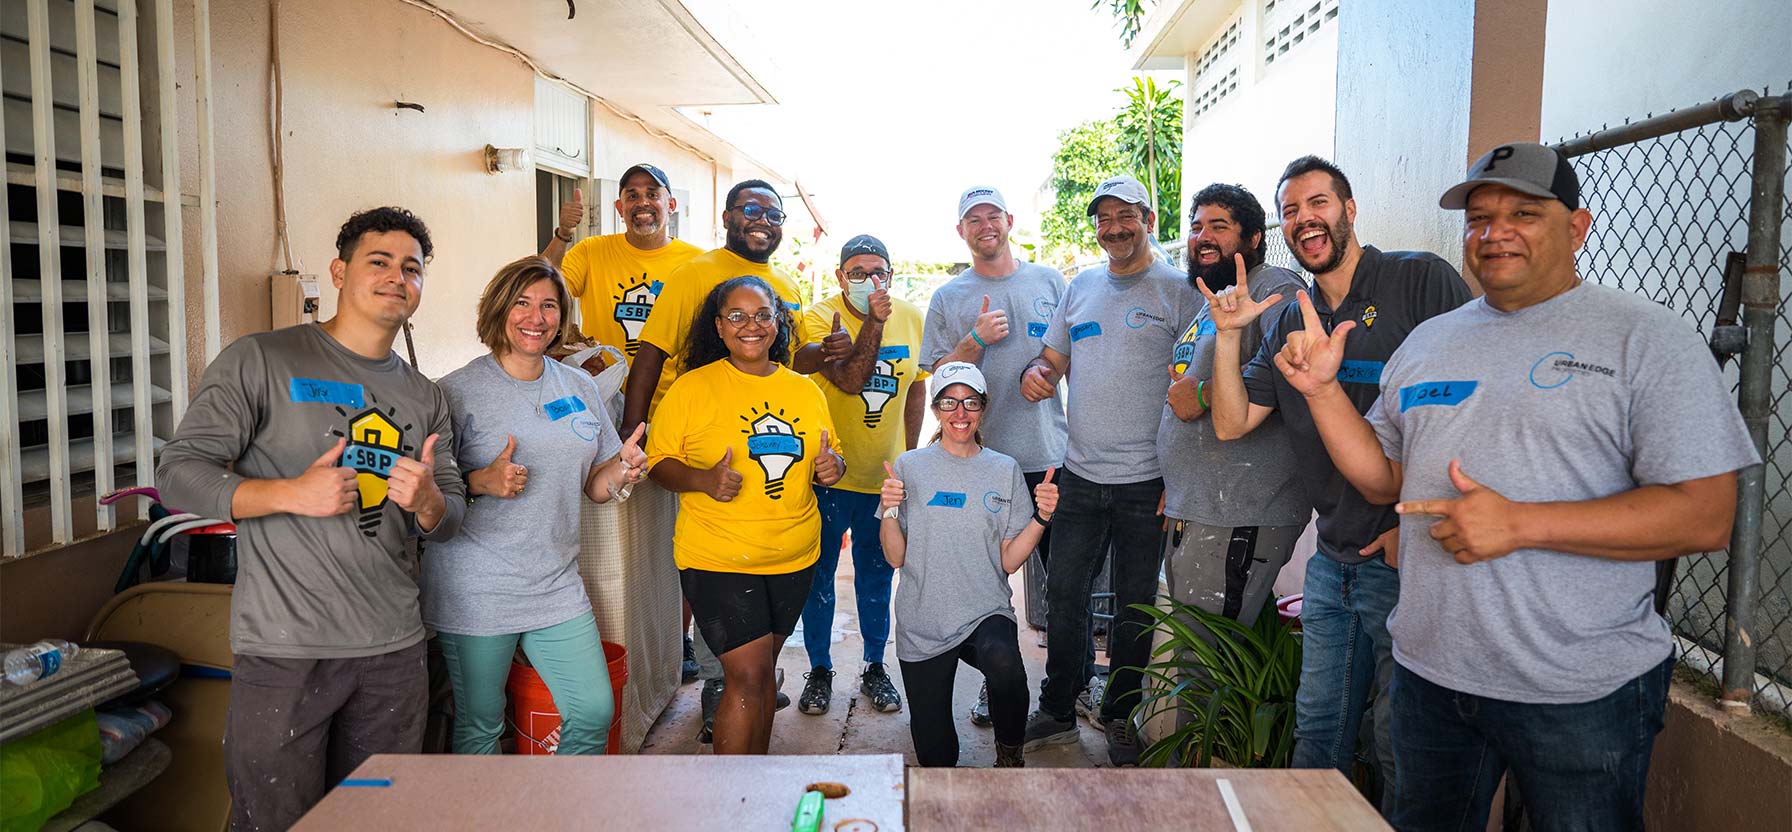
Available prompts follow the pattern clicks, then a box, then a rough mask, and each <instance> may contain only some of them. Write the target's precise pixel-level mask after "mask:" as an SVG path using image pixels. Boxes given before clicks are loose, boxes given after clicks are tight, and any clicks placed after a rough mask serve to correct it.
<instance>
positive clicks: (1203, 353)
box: [1157, 264, 1313, 528]
mask: <svg viewBox="0 0 1792 832" xmlns="http://www.w3.org/2000/svg"><path fill="white" fill-rule="evenodd" d="M1247 278H1248V282H1249V283H1250V286H1251V299H1252V300H1256V301H1261V300H1263V299H1264V298H1266V297H1269V296H1270V295H1273V294H1276V293H1278V292H1280V293H1281V295H1282V300H1281V301H1280V302H1279V303H1277V304H1276V305H1275V306H1272V307H1270V308H1269V309H1267V310H1265V311H1264V313H1263V315H1262V317H1259V318H1258V319H1257V320H1255V321H1252V322H1251V325H1250V326H1248V327H1246V328H1245V330H1244V333H1243V336H1242V337H1241V338H1240V340H1239V359H1238V360H1239V365H1240V366H1243V365H1244V363H1245V362H1248V361H1250V360H1251V356H1252V355H1253V354H1255V353H1256V351H1257V346H1258V345H1259V344H1261V343H1262V342H1263V329H1262V325H1263V321H1264V319H1273V318H1274V316H1275V315H1276V314H1277V313H1278V310H1280V309H1281V308H1282V305H1283V304H1287V303H1293V302H1294V293H1295V292H1296V291H1299V290H1301V289H1305V288H1307V285H1306V283H1305V282H1304V281H1302V280H1301V279H1300V278H1299V277H1298V276H1296V275H1295V274H1294V272H1291V271H1288V270H1287V269H1284V268H1281V267H1279V266H1270V265H1267V264H1264V265H1259V266H1257V268H1255V269H1252V270H1251V272H1250V274H1249V275H1247ZM1196 302H1197V303H1198V304H1199V306H1200V310H1199V311H1197V312H1196V313H1195V318H1194V320H1193V321H1191V322H1189V324H1188V326H1187V327H1185V328H1184V329H1183V331H1182V337H1181V338H1178V339H1177V340H1176V344H1175V345H1174V346H1173V347H1172V348H1171V351H1170V365H1171V366H1173V367H1176V368H1177V369H1178V370H1179V371H1180V372H1182V373H1183V374H1185V375H1188V376H1190V377H1192V378H1196V379H1201V380H1203V381H1208V382H1210V383H1209V385H1208V387H1209V389H1208V391H1207V395H1208V399H1209V402H1210V403H1211V400H1212V397H1213V390H1212V389H1211V388H1212V384H1211V380H1212V379H1213V354H1214V346H1215V344H1216V342H1217V341H1218V338H1217V335H1216V332H1215V330H1214V327H1213V316H1212V315H1210V314H1208V310H1207V300H1206V299H1205V298H1200V299H1198V300H1197V301H1196ZM1157 459H1158V462H1160V463H1161V464H1162V466H1163V472H1164V513H1165V514H1167V515H1169V516H1170V517H1174V518H1176V519H1178V520H1193V521H1195V522H1197V523H1202V524H1205V525H1208V526H1217V527H1223V528H1230V527H1238V526H1295V525H1303V524H1305V523H1306V522H1307V519H1308V518H1309V517H1310V516H1312V514H1313V504H1312V503H1311V502H1310V501H1309V500H1308V499H1307V494H1306V490H1305V489H1303V488H1302V487H1301V485H1300V482H1299V481H1298V480H1296V479H1295V476H1294V475H1295V471H1296V470H1297V468H1298V467H1299V466H1298V465H1297V463H1296V461H1295V458H1294V447H1293V446H1292V445H1290V444H1289V443H1288V437H1287V435H1286V433H1285V429H1284V428H1283V426H1282V416H1281V411H1274V412H1271V413H1270V414H1269V418H1268V419H1266V420H1264V422H1263V424H1262V425H1259V426H1258V427H1257V429H1256V430H1253V431H1251V432H1250V433H1247V434H1245V435H1244V436H1242V437H1240V438H1238V439H1234V440H1232V441H1230V442H1221V441H1220V439H1219V437H1217V436H1215V435H1214V433H1213V419H1212V418H1210V417H1208V416H1207V414H1202V415H1201V418H1199V419H1196V420H1194V421H1192V422H1184V421H1182V420H1181V419H1178V418H1176V413H1175V412H1174V411H1172V410H1171V409H1170V406H1169V405H1168V404H1165V405H1164V407H1163V417H1162V418H1161V419H1160V420H1159V421H1158V427H1157Z"/></svg>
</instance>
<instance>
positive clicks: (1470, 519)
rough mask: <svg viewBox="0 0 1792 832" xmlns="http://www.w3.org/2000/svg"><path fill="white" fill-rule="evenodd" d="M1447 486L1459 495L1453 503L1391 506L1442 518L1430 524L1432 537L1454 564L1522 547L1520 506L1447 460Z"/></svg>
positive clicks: (1403, 511)
mask: <svg viewBox="0 0 1792 832" xmlns="http://www.w3.org/2000/svg"><path fill="white" fill-rule="evenodd" d="M1450 484H1451V485H1453V486H1455V488H1456V490H1457V491H1458V492H1460V493H1461V495H1462V496H1460V497H1457V498H1456V499H1453V500H1409V501H1406V502H1403V503H1400V504H1398V505H1396V506H1394V510H1395V511H1397V512H1399V513H1401V514H1403V515H1405V514H1432V515H1436V516H1438V517H1441V518H1443V519H1442V520H1439V521H1438V522H1436V523H1433V524H1432V525H1431V538H1432V539H1433V540H1436V541H1437V542H1438V543H1439V544H1440V545H1442V546H1443V547H1444V551H1446V552H1449V553H1450V555H1451V556H1453V557H1455V558H1456V562H1457V563H1476V562H1478V561H1484V560H1493V559H1494V558H1503V557H1505V556H1507V555H1509V554H1512V552H1513V550H1515V549H1518V548H1520V547H1521V546H1522V545H1523V538H1521V537H1520V533H1521V531H1522V530H1521V529H1520V528H1519V524H1520V522H1521V520H1522V518H1521V516H1520V514H1521V507H1522V506H1523V504H1522V503H1514V502H1512V501H1511V500H1508V499H1506V498H1505V497H1504V496H1503V495H1501V494H1500V493H1499V492H1498V491H1495V490H1493V489H1491V488H1488V487H1487V486H1485V485H1482V484H1480V483H1478V482H1475V481H1474V480H1472V479H1469V477H1468V475H1467V474H1464V473H1462V463H1461V462H1460V461H1459V460H1454V459H1453V460H1450Z"/></svg>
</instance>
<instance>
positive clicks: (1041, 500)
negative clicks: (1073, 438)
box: [1033, 465, 1058, 523]
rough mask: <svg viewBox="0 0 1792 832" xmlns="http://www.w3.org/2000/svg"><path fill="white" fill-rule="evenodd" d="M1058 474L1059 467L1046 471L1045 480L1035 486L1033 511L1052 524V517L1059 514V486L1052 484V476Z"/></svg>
mask: <svg viewBox="0 0 1792 832" xmlns="http://www.w3.org/2000/svg"><path fill="white" fill-rule="evenodd" d="M1056 473H1058V468H1057V466H1055V465H1054V466H1052V467H1050V468H1047V469H1045V479H1043V480H1040V481H1039V484H1038V485H1035V486H1033V511H1035V512H1037V513H1038V514H1039V516H1040V517H1041V518H1043V519H1044V520H1045V521H1046V522H1048V523H1049V522H1051V519H1052V515H1053V514H1056V513H1058V485H1057V483H1054V482H1052V475H1054V474H1056Z"/></svg>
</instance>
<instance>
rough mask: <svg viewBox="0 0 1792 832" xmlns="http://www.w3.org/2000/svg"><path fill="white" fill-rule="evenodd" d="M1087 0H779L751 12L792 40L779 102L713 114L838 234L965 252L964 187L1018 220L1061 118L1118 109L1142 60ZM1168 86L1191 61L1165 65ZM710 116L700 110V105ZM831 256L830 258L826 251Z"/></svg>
mask: <svg viewBox="0 0 1792 832" xmlns="http://www.w3.org/2000/svg"><path fill="white" fill-rule="evenodd" d="M1089 5H1090V4H1089V0H909V2H895V3H892V2H865V1H864V0H767V2H761V3H755V4H752V5H750V6H746V7H737V8H739V11H738V14H739V15H740V17H742V18H743V22H744V23H745V24H746V25H747V26H748V27H750V28H751V30H752V31H753V32H754V33H755V34H756V35H758V36H760V37H772V38H775V42H778V43H783V44H789V45H790V46H789V48H787V49H784V50H782V51H780V52H778V53H777V55H776V57H775V60H776V62H777V64H778V66H777V73H776V76H775V78H768V79H766V81H767V83H768V85H769V86H771V91H772V94H773V95H774V96H775V97H777V99H778V101H779V104H778V105H776V106H759V107H720V108H714V109H713V110H712V111H711V115H710V117H709V121H708V123H709V126H710V128H711V129H712V130H714V131H715V132H716V133H718V134H719V135H721V136H723V137H724V138H727V139H729V140H730V141H733V142H734V143H735V144H737V145H739V146H740V147H741V148H743V149H744V150H746V151H747V152H748V153H750V154H752V155H753V156H754V157H755V158H758V159H759V160H760V161H762V162H764V163H766V164H768V165H771V166H772V167H773V168H774V169H776V170H778V171H779V172H780V173H783V174H785V175H789V176H795V177H797V178H798V179H800V180H801V181H802V183H803V187H804V188H806V189H807V190H808V191H809V192H810V194H811V195H813V196H814V197H815V200H816V205H817V208H818V209H819V210H820V212H821V214H822V215H823V216H824V217H825V218H826V220H827V221H828V224H829V226H830V228H829V231H830V239H831V241H832V244H833V245H835V246H837V245H839V244H840V243H841V242H843V241H845V240H847V239H849V238H850V237H851V236H852V235H854V234H860V233H868V234H874V235H876V236H878V237H879V238H881V239H882V240H883V241H884V243H885V244H886V245H888V246H889V247H890V254H891V256H892V257H893V258H894V259H897V260H926V261H936V262H952V261H959V260H966V259H969V258H968V254H967V252H966V251H965V248H964V244H963V243H962V242H961V241H959V239H958V237H957V235H956V234H955V233H954V232H953V226H954V223H955V221H956V219H957V217H956V216H954V211H955V209H956V207H957V200H958V194H959V193H960V192H961V191H963V190H964V189H965V188H967V187H969V186H971V185H974V184H976V185H983V184H987V185H993V186H995V187H996V188H997V189H999V190H1001V192H1002V194H1003V196H1005V197H1006V198H1007V200H1008V207H1009V210H1011V211H1012V212H1013V213H1014V214H1015V220H1016V223H1017V225H1019V226H1021V227H1023V228H1032V229H1035V230H1036V229H1037V228H1038V210H1039V208H1040V207H1043V206H1040V205H1038V204H1037V201H1038V199H1039V198H1038V196H1037V192H1038V190H1039V187H1040V185H1041V184H1043V183H1044V182H1045V180H1046V178H1047V177H1048V176H1049V175H1050V174H1051V154H1052V152H1053V151H1054V150H1055V149H1056V148H1057V135H1058V132H1059V131H1060V130H1063V129H1065V128H1067V127H1070V126H1072V125H1075V124H1077V123H1079V122H1082V121H1085V120H1088V119H1092V118H1104V117H1110V116H1112V115H1113V113H1114V111H1115V110H1117V109H1118V108H1119V106H1120V104H1121V103H1122V102H1123V101H1124V100H1125V96H1124V94H1122V93H1118V92H1115V91H1114V90H1115V88H1117V87H1120V86H1122V85H1125V84H1129V83H1130V78H1131V77H1132V75H1133V73H1132V72H1131V71H1130V70H1129V69H1128V67H1129V66H1130V64H1131V61H1130V60H1129V59H1128V57H1127V54H1126V52H1125V50H1123V49H1122V48H1121V46H1120V37H1119V30H1118V29H1117V28H1116V27H1115V25H1114V21H1113V19H1112V18H1111V17H1109V16H1108V14H1107V13H1106V11H1105V9H1103V10H1099V11H1098V10H1093V9H1091V8H1090V7H1089ZM1154 74H1156V75H1157V76H1158V80H1159V83H1160V84H1161V83H1164V82H1166V81H1168V80H1170V79H1172V78H1178V77H1180V75H1181V73H1179V72H1169V73H1154ZM692 117H693V118H696V119H698V120H699V121H702V120H703V119H702V116H700V115H697V114H696V113H692ZM830 257H831V255H830Z"/></svg>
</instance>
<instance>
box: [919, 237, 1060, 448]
mask: <svg viewBox="0 0 1792 832" xmlns="http://www.w3.org/2000/svg"><path fill="white" fill-rule="evenodd" d="M1063 294H1064V275H1062V274H1059V273H1058V271H1057V270H1056V269H1051V268H1047V267H1045V266H1040V265H1036V264H1033V263H1021V264H1020V268H1018V269H1016V270H1015V272H1014V274H1011V275H1008V276H1007V277H985V276H983V275H981V274H978V273H977V272H976V271H974V270H971V271H966V272H965V273H963V274H961V275H959V276H957V277H954V278H952V279H951V280H948V281H946V283H945V285H943V286H941V287H940V288H938V289H936V290H935V291H934V293H933V300H931V301H929V302H928V304H927V323H926V327H925V330H924V332H923V334H922V336H921V365H922V366H923V367H927V368H930V369H931V368H932V367H933V365H934V364H936V363H938V362H939V360H940V359H941V358H944V357H945V356H946V353H949V352H951V351H952V350H953V348H955V347H957V346H958V342H959V341H962V340H964V337H965V336H966V335H969V334H970V332H971V327H972V326H973V325H974V324H975V323H976V322H977V315H978V314H979V313H980V311H981V310H982V307H983V296H984V295H988V296H989V308H990V309H1001V310H1006V311H1007V313H1008V337H1006V338H1003V339H1002V340H1000V341H997V342H995V343H994V344H990V345H989V347H988V348H987V349H985V350H984V351H983V359H982V360H980V361H978V362H977V367H978V369H981V370H982V371H983V377H984V378H985V379H987V380H988V381H989V401H990V406H989V410H987V411H985V412H984V414H983V436H984V438H985V439H986V440H987V441H988V445H989V447H991V448H994V449H995V450H998V451H1001V452H1002V453H1005V454H1007V455H1009V456H1011V457H1014V459H1015V461H1017V462H1019V463H1020V466H1021V470H1023V471H1026V472H1028V473H1037V472H1040V471H1044V470H1045V469H1047V468H1050V467H1052V466H1054V465H1061V464H1063V462H1064V441H1065V440H1064V437H1065V432H1066V428H1065V421H1064V402H1063V400H1062V398H1061V397H1054V398H1051V399H1048V400H1046V401H1043V402H1038V403H1034V402H1029V401H1027V400H1026V399H1024V398H1022V397H1021V395H1020V374H1021V371H1022V370H1025V369H1026V367H1027V362H1029V361H1032V360H1033V359H1034V358H1036V357H1038V355H1039V344H1040V340H1041V339H1042V338H1044V337H1045V327H1046V324H1047V323H1049V322H1050V321H1051V317H1052V311H1053V310H1055V309H1057V308H1058V299H1059V298H1060V297H1062V296H1063Z"/></svg>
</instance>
